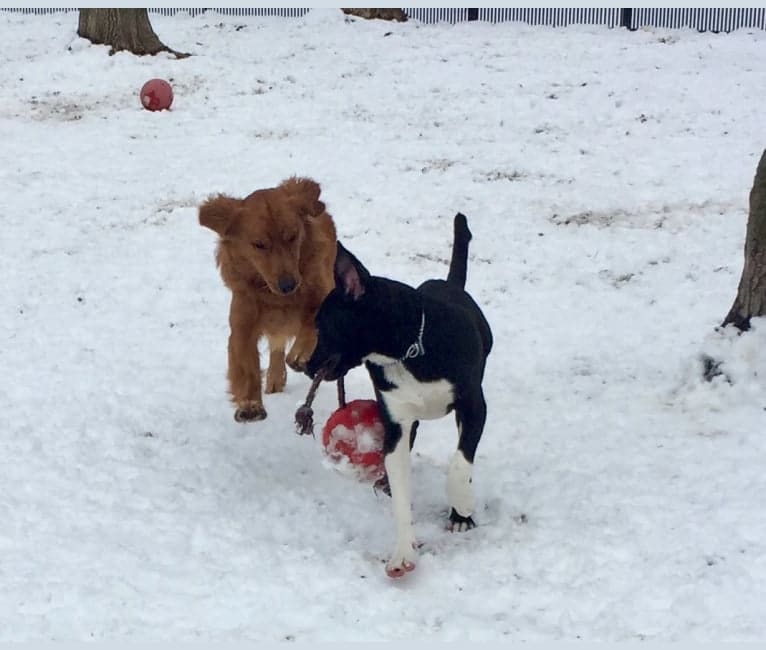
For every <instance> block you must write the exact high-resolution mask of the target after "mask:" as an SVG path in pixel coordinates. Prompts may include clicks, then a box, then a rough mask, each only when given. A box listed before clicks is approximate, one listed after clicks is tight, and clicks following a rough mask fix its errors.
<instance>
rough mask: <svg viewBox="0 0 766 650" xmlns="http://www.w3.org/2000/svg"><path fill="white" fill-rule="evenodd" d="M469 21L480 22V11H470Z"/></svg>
mask: <svg viewBox="0 0 766 650" xmlns="http://www.w3.org/2000/svg"><path fill="white" fill-rule="evenodd" d="M468 20H479V9H478V8H476V9H469V10H468Z"/></svg>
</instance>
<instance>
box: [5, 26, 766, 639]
mask: <svg viewBox="0 0 766 650" xmlns="http://www.w3.org/2000/svg"><path fill="white" fill-rule="evenodd" d="M152 21H153V25H154V27H155V29H156V31H157V32H158V34H159V35H160V37H161V38H162V39H163V40H164V41H165V42H166V43H167V44H168V45H170V46H171V47H173V48H176V49H178V50H182V51H191V52H192V53H193V54H194V56H192V57H191V58H189V59H186V60H183V61H176V60H173V59H171V58H170V57H166V56H159V57H155V58H144V59H139V58H135V57H133V56H131V55H128V54H117V55H116V56H112V57H110V56H107V51H106V48H104V47H96V46H91V45H90V44H89V43H87V42H83V41H81V40H79V39H77V37H76V35H75V30H76V14H74V13H70V14H58V15H55V16H46V17H26V18H25V17H21V16H18V15H10V14H0V61H2V65H0V88H2V91H1V94H0V139H1V140H2V145H1V146H0V188H1V189H2V205H1V207H0V225H1V226H2V236H0V274H1V275H2V277H3V291H2V292H0V341H2V344H1V345H0V367H2V374H1V375H0V413H2V416H0V421H2V429H1V430H0V431H1V433H0V521H2V522H3V525H2V526H0V641H13V640H40V639H55V640H66V639H91V638H95V639H132V640H168V639H180V640H195V639H197V640H241V639H251V640H268V639H277V640H280V639H294V640H298V641H301V640H303V641H309V640H311V641H313V640H340V639H355V640H373V639H380V640H394V639H412V638H415V639H431V640H459V639H462V640H469V639H470V640H494V639H500V638H508V639H511V640H546V639H547V640H558V639H576V638H582V639H590V640H631V639H633V640H636V639H650V640H651V639H654V640H756V639H763V638H764V636H766V619H764V616H763V603H764V602H766V504H764V499H763V496H764V491H765V490H766V473H764V471H763V467H764V454H765V453H766V439H765V438H764V435H765V434H766V411H765V410H764V409H766V378H765V377H766V373H764V369H766V323H763V322H758V321H756V322H755V323H754V325H755V331H754V332H753V333H752V334H748V335H747V336H744V337H737V336H734V335H733V333H725V334H724V335H717V334H715V332H714V328H715V326H716V325H717V324H718V323H719V322H720V321H721V319H722V318H723V317H724V315H725V314H726V312H727V311H728V309H729V306H730V305H731V302H732V300H733V298H734V295H735V292H736V287H737V282H738V280H739V275H740V272H741V268H742V249H743V243H744V234H745V224H746V219H747V197H748V192H749V189H750V186H751V184H752V179H753V175H754V173H755V167H756V163H757V161H758V158H759V157H760V154H761V152H762V151H763V149H764V147H765V146H766V140H764V139H763V134H764V133H766V113H764V110H763V98H764V97H765V96H766V76H764V74H763V70H764V69H766V33H763V32H752V31H747V30H741V31H739V32H736V33H734V34H730V35H723V34H722V35H713V34H699V33H696V32H693V31H651V30H649V31H639V32H636V33H629V32H627V31H625V30H621V29H615V30H609V29H606V28H596V27H569V28H566V29H552V28H530V27H526V26H522V25H513V24H501V25H497V26H491V25H487V24H460V25H456V26H449V25H438V26H433V25H418V24H417V23H414V22H410V23H407V24H401V25H400V24H385V23H368V22H356V21H348V20H345V19H344V17H343V16H342V14H340V12H335V11H332V12H328V11H314V12H311V13H310V14H308V15H307V16H306V17H305V18H302V19H278V18H271V19H268V18H263V19H255V18H252V19H235V18H222V17H219V16H216V15H208V16H205V17H199V18H195V19H191V18H188V17H186V16H179V17H175V18H162V17H158V16H155V17H153V18H152ZM151 77H163V78H166V79H169V80H171V81H172V84H173V87H174V89H175V93H176V99H175V102H174V106H173V110H172V111H171V112H163V113H150V112H147V111H144V110H142V109H141V107H140V104H139V101H138V90H139V88H140V87H141V85H142V84H143V82H144V81H146V80H147V79H149V78H151ZM294 173H295V174H301V175H308V176H312V177H314V178H315V179H317V180H318V181H319V182H320V183H321V184H322V187H323V197H324V200H325V202H326V203H327V206H328V209H329V210H330V211H331V213H332V214H333V216H334V218H335V220H336V224H337V227H338V231H339V233H340V236H341V238H342V239H343V241H344V243H345V244H346V245H347V246H348V247H349V248H350V249H351V250H352V251H353V252H354V253H355V254H357V256H358V257H360V259H362V261H363V262H364V263H365V264H366V265H367V267H368V268H369V269H370V270H371V271H372V272H374V273H379V274H385V275H389V276H391V277H394V278H396V279H399V280H403V281H406V282H410V283H412V284H417V283H419V282H420V281H422V280H423V279H426V278H428V277H431V276H443V275H444V274H445V273H446V259H447V257H448V256H449V248H450V243H451V219H452V216H453V214H454V213H455V212H456V211H457V210H461V211H463V212H465V213H466V214H467V215H468V216H469V223H470V227H471V229H472V231H473V234H474V240H473V242H472V245H471V261H470V266H469V282H468V288H469V290H470V291H471V292H472V293H473V295H474V296H475V298H476V299H477V301H478V302H479V303H480V304H481V305H482V306H483V307H484V309H485V313H486V314H487V316H488V318H489V320H490V323H491V324H492V327H493V329H494V334H495V348H494V350H493V353H492V355H491V357H490V361H489V366H488V374H487V377H486V380H485V390H486V394H487V400H488V403H489V421H488V424H487V428H486V430H485V435H484V438H483V440H482V443H481V445H480V446H479V452H478V456H477V464H476V472H475V485H476V488H477V493H478V501H479V504H480V509H479V512H478V514H477V517H476V518H477V520H478V523H479V526H478V527H477V528H476V529H475V530H473V531H471V532H469V533H465V534H455V535H451V534H448V533H446V532H445V531H444V530H443V526H444V521H445V520H444V517H445V514H446V495H445V480H446V466H447V463H448V460H449V458H450V455H451V453H452V451H453V449H454V445H455V440H456V434H455V430H454V423H453V420H452V419H451V418H445V419H444V420H441V421H438V422H433V423H427V424H425V425H424V426H423V427H422V428H421V434H420V436H419V439H418V442H417V445H416V448H415V452H416V453H415V454H414V459H413V482H414V493H415V497H414V517H415V526H416V531H417V534H418V536H419V539H420V540H421V541H422V543H423V547H422V548H421V551H420V560H419V564H418V568H417V570H416V571H415V572H414V573H413V574H412V575H411V576H409V577H408V578H407V579H406V580H403V581H401V582H392V581H390V580H389V579H387V578H386V577H385V574H384V571H383V562H384V561H385V559H386V558H387V554H388V553H389V552H390V551H391V549H392V546H393V540H394V531H393V522H392V519H391V513H390V503H389V501H388V499H387V498H386V497H383V496H376V495H375V494H374V493H373V490H372V489H371V488H370V486H369V485H368V484H364V483H359V482H356V481H354V480H353V479H351V478H349V477H348V476H347V475H345V474H343V473H341V472H339V471H337V470H336V469H334V468H332V467H331V466H330V465H329V464H328V463H327V461H325V460H323V456H322V451H321V445H320V442H319V438H317V439H312V438H308V437H304V438H301V437H298V436H296V435H295V434H294V432H293V413H294V411H295V407H296V406H297V405H298V404H299V403H300V402H301V401H302V400H303V398H304V397H305V394H306V390H307V388H308V381H307V380H306V378H304V377H303V376H300V375H296V374H294V373H293V374H291V375H290V376H289V379H288V388H287V392H286V393H284V394H282V395H274V396H267V401H266V406H267V409H268V410H269V418H268V419H267V420H266V421H264V422H261V423H256V424H248V425H240V424H237V423H235V422H234V421H233V418H232V413H233V411H232V407H231V405H230V404H229V403H228V401H227V396H226V383H225V372H226V351H225V350H226V338H227V335H228V325H227V309H228V294H227V291H226V290H225V288H224V287H223V285H222V283H221V281H220V278H219V276H218V273H217V270H216V269H215V266H214V262H213V248H214V240H215V236H214V235H213V234H212V233H211V232H210V231H208V230H205V229H203V228H201V227H200V226H199V225H198V223H197V212H196V206H197V205H198V204H199V203H200V201H201V200H202V199H204V198H205V197H206V196H207V195H209V194H210V193H213V192H219V191H223V192H229V193H231V194H234V195H238V196H243V195H245V194H247V193H249V192H250V191H252V190H254V189H257V188H259V187H268V186H273V185H275V184H277V183H278V182H279V181H281V180H282V179H283V178H285V177H287V176H289V175H291V174H294ZM702 352H708V353H715V354H716V355H718V357H719V358H722V359H723V360H724V363H723V366H722V367H723V369H724V370H726V371H727V372H728V373H729V376H730V377H731V379H732V382H733V383H728V382H727V381H725V378H724V377H720V378H718V379H716V380H715V381H714V382H713V383H710V384H705V383H703V382H702V380H701V378H700V375H701V372H700V361H699V357H700V354H701V353H702ZM348 391H349V393H350V397H369V396H370V395H371V391H370V387H369V381H368V379H367V377H366V375H365V373H364V371H362V370H360V371H358V372H355V373H354V374H352V375H351V376H350V377H349V380H348ZM333 408H334V391H333V390H332V389H331V387H329V386H327V387H324V388H323V390H322V391H320V393H319V396H318V399H317V402H316V403H315V411H316V414H317V419H318V420H319V421H320V422H321V421H323V420H324V419H325V418H326V417H327V416H328V415H329V414H330V412H331V411H332V409H333Z"/></svg>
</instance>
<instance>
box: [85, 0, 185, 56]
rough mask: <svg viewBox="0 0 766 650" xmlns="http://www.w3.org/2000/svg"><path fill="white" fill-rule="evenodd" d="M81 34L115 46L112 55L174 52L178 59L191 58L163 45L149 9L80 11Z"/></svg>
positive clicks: (97, 42)
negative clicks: (151, 19)
mask: <svg viewBox="0 0 766 650" xmlns="http://www.w3.org/2000/svg"><path fill="white" fill-rule="evenodd" d="M77 34H78V36H81V37H82V38H87V39H88V40H89V41H91V42H92V43H96V44H97V45H111V46H112V49H111V50H110V51H109V54H110V55H112V54H114V53H115V52H120V51H122V50H127V51H128V52H132V53H133V54H138V55H144V54H157V53H159V52H170V53H171V54H173V55H175V57H176V58H178V59H182V58H185V57H187V56H189V55H188V54H184V53H183V52H176V51H175V50H171V49H170V48H169V47H168V46H167V45H165V44H164V43H163V42H162V41H160V39H159V38H158V36H157V34H155V33H154V29H152V24H151V22H149V12H148V11H147V10H146V9H80V19H79V24H78V28H77Z"/></svg>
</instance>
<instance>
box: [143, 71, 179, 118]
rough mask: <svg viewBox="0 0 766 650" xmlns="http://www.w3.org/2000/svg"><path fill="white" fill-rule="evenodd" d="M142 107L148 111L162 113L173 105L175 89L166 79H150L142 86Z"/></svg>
mask: <svg viewBox="0 0 766 650" xmlns="http://www.w3.org/2000/svg"><path fill="white" fill-rule="evenodd" d="M139 96H140V97H141V105H142V106H143V107H144V108H145V109H146V110H147V111H162V110H166V109H168V108H170V105H171V104H172V103H173V89H172V88H171V87H170V84H169V83H168V82H167V81H165V80H164V79H149V81H147V82H146V83H145V84H144V85H143V86H141V93H140V95H139Z"/></svg>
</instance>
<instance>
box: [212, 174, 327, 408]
mask: <svg viewBox="0 0 766 650" xmlns="http://www.w3.org/2000/svg"><path fill="white" fill-rule="evenodd" d="M320 192H321V190H320V187H319V184H318V183H316V182H315V181H313V180H311V179H309V178H296V177H292V178H288V179H287V180H285V181H283V182H282V183H281V184H280V185H279V186H277V187H273V188H269V189H263V190H256V191H255V192H253V193H252V194H250V195H249V196H247V197H246V198H244V199H235V198H232V197H229V196H225V195H218V196H215V197H212V198H210V199H208V200H207V201H205V202H204V203H203V204H202V205H201V206H200V208H199V222H200V224H201V225H203V226H205V227H207V228H210V229H211V230H213V231H215V232H216V233H218V235H219V240H218V248H217V250H216V261H217V262H218V266H219V267H220V270H221V277H222V278H223V281H224V284H226V286H227V287H229V289H231V294H232V295H231V309H230V312H229V326H230V328H231V335H230V336H229V371H228V378H229V390H230V392H231V397H232V401H233V402H234V403H235V404H236V407H237V410H236V411H235V413H234V419H235V420H237V421H238V422H248V421H252V420H262V419H263V418H265V417H266V409H264V408H263V398H262V395H261V391H262V387H261V364H260V358H259V354H258V341H259V340H260V339H261V338H262V337H266V338H267V339H268V342H269V369H268V371H267V373H266V386H265V389H263V390H265V392H266V393H278V392H281V391H282V389H283V388H284V386H285V381H286V380H287V371H286V369H285V346H286V345H287V342H288V341H289V339H291V338H293V337H295V342H294V343H293V345H292V347H291V348H290V353H289V354H288V355H287V359H286V361H287V364H288V365H289V366H290V367H291V368H293V369H294V370H298V371H302V370H304V369H305V366H306V362H307V361H308V359H309V357H310V356H311V353H312V352H313V351H314V347H315V346H316V341H317V336H316V330H315V326H314V317H315V316H316V313H317V310H318V309H319V305H320V304H321V303H322V300H323V299H324V297H325V296H326V295H327V294H328V293H329V292H330V291H331V290H332V288H333V287H334V286H335V280H334V277H333V264H334V261H335V252H336V243H335V242H336V233H335V224H334V223H333V220H332V217H331V216H330V215H329V214H328V213H327V212H326V211H325V205H324V203H322V201H320V200H319V194H320Z"/></svg>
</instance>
